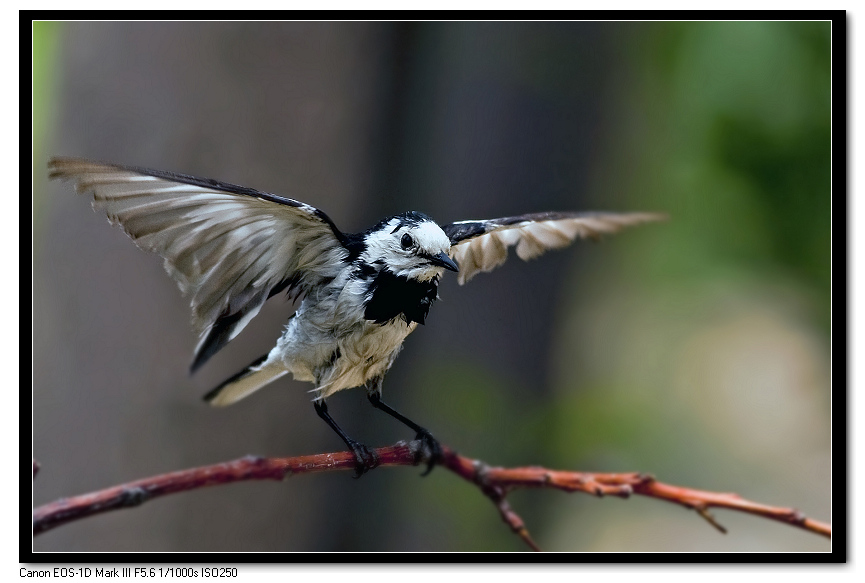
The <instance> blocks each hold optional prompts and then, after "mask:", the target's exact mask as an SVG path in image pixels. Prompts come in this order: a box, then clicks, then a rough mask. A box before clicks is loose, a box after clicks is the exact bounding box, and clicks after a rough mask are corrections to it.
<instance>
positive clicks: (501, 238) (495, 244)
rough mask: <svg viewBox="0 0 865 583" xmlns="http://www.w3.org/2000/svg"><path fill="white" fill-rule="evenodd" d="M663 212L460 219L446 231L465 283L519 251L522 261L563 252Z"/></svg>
mask: <svg viewBox="0 0 865 583" xmlns="http://www.w3.org/2000/svg"><path fill="white" fill-rule="evenodd" d="M666 218H667V217H666V215H663V214H658V213H606V212H587V213H534V214H528V215H520V216H516V217H504V218H501V219H491V220H485V221H484V220H479V221H459V222H456V223H450V224H448V225H445V226H443V227H442V229H443V230H444V232H445V233H446V234H447V235H448V237H449V238H450V240H451V250H450V255H451V258H452V259H454V260H455V261H456V262H457V263H458V264H459V266H460V271H459V283H460V285H462V284H464V283H465V282H467V281H469V280H470V279H471V278H472V277H474V276H475V275H476V274H477V273H480V272H486V271H492V270H493V269H495V268H496V267H498V266H500V265H501V264H503V263H504V262H505V260H506V259H507V257H508V249H509V248H510V247H514V246H515V247H516V253H517V256H518V257H519V258H520V259H522V260H523V261H528V260H529V259H534V258H535V257H538V256H540V255H542V254H543V253H545V252H546V251H549V250H550V249H561V248H562V247H566V246H568V245H570V244H571V243H573V242H574V240H576V239H578V238H579V239H585V238H590V239H598V238H599V237H600V236H601V235H606V234H611V233H615V232H617V231H620V230H621V229H623V228H625V227H629V226H631V225H638V224H640V223H647V222H652V221H660V220H664V219H666Z"/></svg>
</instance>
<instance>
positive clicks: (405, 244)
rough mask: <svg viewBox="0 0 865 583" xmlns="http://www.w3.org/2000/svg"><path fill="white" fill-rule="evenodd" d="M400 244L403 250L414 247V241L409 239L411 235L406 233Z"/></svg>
mask: <svg viewBox="0 0 865 583" xmlns="http://www.w3.org/2000/svg"><path fill="white" fill-rule="evenodd" d="M400 244H401V245H402V248H403V249H408V248H409V247H411V246H412V245H414V239H412V238H411V235H409V234H408V233H406V234H405V235H403V236H402V239H401V240H400Z"/></svg>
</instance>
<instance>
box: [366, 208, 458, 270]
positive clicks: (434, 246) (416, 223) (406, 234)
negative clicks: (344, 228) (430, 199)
mask: <svg viewBox="0 0 865 583" xmlns="http://www.w3.org/2000/svg"><path fill="white" fill-rule="evenodd" d="M365 242H366V250H365V251H364V253H363V254H362V259H363V260H364V261H367V262H368V263H371V264H374V265H378V266H381V267H384V268H387V269H388V270H389V271H391V272H392V273H394V274H395V275H397V276H402V277H406V278H408V279H412V280H415V281H430V280H432V279H437V278H439V277H440V276H441V274H442V273H443V272H444V270H445V269H449V270H451V271H459V268H458V267H457V264H456V263H454V261H453V260H452V259H451V258H450V257H449V256H448V252H449V251H450V248H451V242H450V239H449V238H448V236H447V235H446V234H445V232H444V231H443V230H442V228H441V227H439V226H438V224H436V222H435V221H434V220H432V219H431V218H430V217H428V216H427V215H425V214H423V213H419V212H416V211H410V212H407V213H403V214H400V215H396V216H394V217H391V218H389V219H386V220H384V221H382V222H380V223H379V224H378V225H376V226H375V227H373V228H372V229H371V230H370V231H369V233H368V234H367V236H366V238H365Z"/></svg>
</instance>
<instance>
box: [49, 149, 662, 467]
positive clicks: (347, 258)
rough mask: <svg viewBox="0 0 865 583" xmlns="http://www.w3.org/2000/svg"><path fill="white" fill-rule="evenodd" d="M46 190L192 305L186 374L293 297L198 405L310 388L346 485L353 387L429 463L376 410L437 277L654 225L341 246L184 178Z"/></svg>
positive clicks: (367, 452)
mask: <svg viewBox="0 0 865 583" xmlns="http://www.w3.org/2000/svg"><path fill="white" fill-rule="evenodd" d="M48 168H49V171H50V177H51V178H61V179H71V180H74V181H75V183H76V189H77V190H78V191H79V192H82V193H88V192H89V193H92V194H93V207H94V209H101V210H103V211H105V212H106V213H107V215H108V220H109V222H111V223H113V224H119V225H120V226H121V227H122V228H123V230H124V231H125V232H126V234H128V235H129V236H130V237H131V238H132V240H133V241H134V242H135V244H136V245H137V246H138V247H140V248H141V249H144V250H147V251H153V252H155V253H157V254H158V255H160V256H161V257H162V258H163V259H164V260H165V269H166V271H168V274H169V275H170V276H171V277H172V278H174V280H175V281H176V282H177V284H178V285H179V286H180V290H181V291H182V292H183V294H184V295H188V296H189V297H190V298H191V304H192V325H193V327H194V328H195V331H196V332H198V333H199V334H200V337H201V340H200V341H199V343H198V346H197V347H196V349H195V357H194V359H193V361H192V366H191V370H192V371H193V372H194V371H195V370H197V369H198V368H199V367H201V365H203V364H204V363H205V362H206V361H207V360H208V359H209V358H210V357H211V356H213V355H214V354H216V352H217V351H219V349H221V348H222V347H223V346H225V345H226V344H227V343H228V342H230V341H231V340H232V339H233V338H234V337H235V336H237V335H238V334H239V333H240V331H241V330H243V328H244V326H246V325H247V324H248V323H249V321H250V320H251V319H252V318H253V317H255V315H256V314H257V313H258V311H259V310H260V309H261V306H262V305H263V304H264V302H265V301H267V299H268V298H270V297H271V296H274V295H276V294H278V293H280V292H283V291H285V292H287V294H288V295H289V297H291V298H293V299H295V300H296V299H298V298H302V300H301V302H300V306H299V307H298V308H297V310H296V311H295V313H294V314H293V315H292V316H291V317H290V318H289V320H288V325H287V326H286V328H285V332H284V333H283V334H282V336H281V337H280V338H279V339H278V340H277V342H276V346H275V347H274V348H273V349H272V350H271V351H270V352H269V353H268V354H265V355H264V356H262V357H260V358H258V359H256V360H255V362H253V363H251V364H250V365H249V366H248V367H246V368H245V369H244V370H242V371H241V372H239V373H238V374H236V375H234V376H233V377H231V378H230V379H228V380H226V381H225V382H224V383H222V384H221V385H219V386H218V387H216V388H215V389H213V390H212V391H210V392H209V393H208V394H207V395H205V397H204V398H205V400H207V401H209V402H210V403H211V404H212V405H217V406H223V405H229V404H231V403H234V402H236V401H238V400H240V399H242V398H244V397H246V396H247V395H249V394H251V393H253V392H254V391H257V390H258V389H260V388H262V387H263V386H265V385H267V384H269V383H271V382H273V381H275V380H276V379H278V378H279V377H281V376H283V375H285V374H287V373H289V372H290V373H291V374H292V375H293V376H294V378H295V379H298V380H302V381H310V382H312V383H314V384H315V389H314V392H315V398H314V400H313V403H314V405H315V411H316V413H318V415H319V417H321V418H322V419H323V420H324V421H325V422H326V423H327V424H328V425H329V426H330V427H331V428H332V429H333V430H334V431H336V433H337V434H338V435H339V436H340V438H342V440H343V441H344V442H345V443H346V445H347V446H348V447H349V448H350V449H351V451H352V452H353V453H354V456H355V459H356V461H357V475H358V476H359V475H361V474H363V473H364V472H365V471H367V470H369V469H371V468H374V467H375V466H376V465H377V463H378V460H377V458H376V456H375V453H374V452H373V450H371V449H369V448H367V447H366V446H364V445H363V444H361V443H359V442H357V441H355V440H354V439H352V438H350V437H349V436H348V435H346V433H345V432H344V431H343V430H342V429H340V427H339V426H338V425H337V424H336V422H335V421H334V420H333V418H332V417H331V416H330V414H328V412H327V404H326V399H327V398H328V397H330V396H331V395H333V394H334V393H336V392H337V391H341V390H342V389H349V388H352V387H360V386H364V387H365V388H366V391H367V396H368V398H369V400H370V402H371V403H372V405H373V406H374V407H376V408H378V409H381V410H382V411H384V412H385V413H387V414H389V415H391V416H393V417H395V418H396V419H398V420H399V421H401V422H402V423H404V424H405V425H407V426H408V427H410V428H411V429H412V430H414V431H415V432H416V434H417V436H416V439H418V440H421V445H422V450H421V451H423V452H424V454H425V455H426V457H427V459H428V469H427V472H429V470H431V469H432V467H433V464H434V463H435V462H436V460H437V459H438V458H439V457H440V455H441V448H440V446H439V444H438V442H437V441H436V440H435V439H434V438H433V436H432V434H431V433H430V432H429V431H427V430H426V429H424V428H423V427H421V426H420V425H418V424H417V423H415V422H413V421H411V420H410V419H408V418H406V417H405V416H403V415H401V414H400V413H398V412H397V411H395V410H394V409H392V408H391V407H389V406H388V405H387V404H385V403H384V402H383V401H382V400H381V391H382V379H383V378H384V375H385V373H387V371H388V369H390V367H391V365H392V364H393V361H394V359H395V358H396V356H397V354H399V351H400V349H401V348H402V343H403V341H404V340H405V339H406V336H408V335H409V334H410V333H411V332H412V331H413V330H414V329H415V328H416V327H417V325H418V324H423V323H424V321H425V320H426V317H427V314H428V313H429V309H430V307H431V306H432V304H433V302H434V301H435V300H436V298H437V291H438V283H439V279H440V278H441V276H442V274H443V273H444V271H445V270H450V271H455V272H459V276H458V278H459V283H460V284H463V283H465V282H466V281H468V280H469V279H471V278H472V277H473V276H474V275H475V274H477V273H478V272H481V271H491V270H492V269H494V268H496V267H498V266H499V265H501V264H502V263H504V261H505V259H506V258H507V255H508V248H509V247H513V246H516V253H517V255H518V256H519V257H520V259H523V260H528V259H532V258H534V257H537V256H538V255H541V254H542V253H543V252H545V251H546V250H548V249H557V248H560V247H564V246H566V245H568V244H570V243H571V242H573V241H574V240H575V239H576V238H577V237H591V238H597V237H598V236H600V235H601V234H605V233H614V232H616V231H618V230H619V229H621V228H623V227H626V226H630V225H636V224H639V223H644V222H648V221H655V220H659V219H662V218H664V217H663V215H659V214H653V213H606V212H585V213H573V212H546V213H535V214H526V215H520V216H515V217H506V218H499V219H491V220H476V221H458V222H455V223H449V224H447V225H439V224H437V223H436V222H435V221H433V220H432V219H431V218H430V217H428V216H427V215H425V214H423V213H420V212H415V211H410V212H406V213H403V214H400V215H396V216H393V217H389V218H386V219H383V220H382V221H381V222H379V223H378V224H377V225H375V226H374V227H372V228H371V229H368V230H367V231H364V232H362V233H357V234H349V233H343V232H342V231H340V230H339V229H338V228H337V227H336V225H334V223H333V221H332V220H331V219H330V218H329V217H328V216H327V215H326V214H324V212H322V211H320V210H319V209H317V208H315V207H312V206H310V205H308V204H305V203H302V202H299V201H297V200H293V199H290V198H285V197H282V196H278V195H275V194H269V193H266V192H260V191H258V190H255V189H252V188H246V187H243V186H236V185H234V184H228V183H224V182H218V181H216V180H211V179H208V178H196V177H194V176H187V175H184V174H175V173H173V172H164V171H161V170H149V169H146V168H135V167H131V166H121V165H118V164H104V163H99V162H91V161H88V160H82V159H76V158H53V159H51V161H50V162H49V163H48Z"/></svg>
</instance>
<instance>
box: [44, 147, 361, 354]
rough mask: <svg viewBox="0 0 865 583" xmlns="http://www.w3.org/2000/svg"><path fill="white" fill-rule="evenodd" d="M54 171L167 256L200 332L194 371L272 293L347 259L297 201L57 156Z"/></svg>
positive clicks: (323, 274) (321, 219)
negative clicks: (186, 297) (72, 182)
mask: <svg viewBox="0 0 865 583" xmlns="http://www.w3.org/2000/svg"><path fill="white" fill-rule="evenodd" d="M48 168H49V176H50V177H51V178H60V179H66V180H73V181H75V183H76V190H78V192H81V193H91V194H92V195H93V203H92V204H93V208H94V209H95V210H102V211H104V212H105V213H106V215H107V216H108V220H109V221H110V222H111V223H112V224H117V225H120V226H121V227H122V228H123V230H124V231H125V232H126V233H127V234H128V235H129V236H130V237H131V238H132V240H133V241H134V242H135V244H136V245H137V246H138V247H140V248H141V249H144V250H146V251H152V252H154V253H157V254H158V255H160V256H161V257H162V258H163V259H164V265H165V269H166V271H167V272H168V274H169V275H170V276H171V277H172V278H173V279H174V280H175V281H176V282H177V284H178V286H179V287H180V290H181V291H182V292H183V293H184V295H187V296H189V298H190V304H191V307H192V324H193V327H194V329H195V331H196V332H197V333H199V334H200V335H201V341H200V342H199V344H198V347H197V348H196V355H195V360H194V361H193V370H195V369H196V368H198V367H199V366H201V365H202V364H203V363H204V362H205V361H206V360H207V359H208V358H209V357H210V356H212V355H213V354H215V353H216V352H217V351H218V350H219V349H220V348H222V347H223V346H224V345H225V344H227V343H228V342H229V341H230V340H231V339H233V338H234V337H235V336H237V334H238V333H240V331H241V330H242V329H243V327H244V326H246V324H247V323H248V322H249V321H250V320H251V319H252V318H253V317H254V316H255V315H256V314H257V313H258V311H259V310H260V309H261V306H262V305H263V304H264V302H265V301H266V300H267V298H268V297H270V295H272V293H271V292H273V291H274V290H278V291H281V290H282V289H284V288H285V287H286V286H287V285H289V284H290V285H289V287H290V288H298V289H296V290H294V291H295V292H296V293H301V292H303V291H306V290H307V289H309V288H310V287H312V286H314V285H316V284H317V283H319V282H321V281H323V280H325V279H327V278H333V277H335V276H336V275H337V273H338V270H339V268H340V266H341V263H342V260H343V259H345V257H347V256H348V251H347V250H346V249H345V247H344V246H343V244H342V240H343V237H344V235H343V234H342V233H341V232H340V231H339V230H338V229H337V228H336V226H335V225H334V224H333V222H332V221H331V220H330V219H329V218H328V217H327V215H325V214H324V213H323V212H321V211H320V210H318V209H316V208H314V207H312V206H310V205H307V204H304V203H302V202H299V201H296V200H293V199H290V198H284V197H280V196H277V195H274V194H269V193H265V192H259V191H257V190H254V189H251V188H246V187H243V186H237V185H233V184H227V183H222V182H217V181H215V180H210V179H205V178H196V177H194V176H187V175H184V174H174V173H171V172H163V171H159V170H150V169H147V168H135V167H129V166H120V165H115V164H103V163H99V162H91V161H89V160H82V159H77V158H53V159H52V160H51V161H50V162H49V163H48ZM287 282H289V284H287ZM291 291H293V290H292V289H289V292H291Z"/></svg>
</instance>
